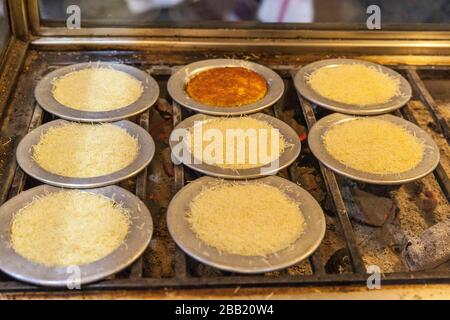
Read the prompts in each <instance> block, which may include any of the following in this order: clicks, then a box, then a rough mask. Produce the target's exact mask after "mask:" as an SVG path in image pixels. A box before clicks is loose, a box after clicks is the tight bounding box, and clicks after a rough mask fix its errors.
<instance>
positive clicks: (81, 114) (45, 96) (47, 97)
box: [34, 62, 159, 122]
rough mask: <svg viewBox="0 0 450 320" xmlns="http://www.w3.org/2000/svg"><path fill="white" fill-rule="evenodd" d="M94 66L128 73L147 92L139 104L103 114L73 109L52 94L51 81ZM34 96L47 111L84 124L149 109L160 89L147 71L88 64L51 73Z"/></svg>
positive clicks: (120, 117)
mask: <svg viewBox="0 0 450 320" xmlns="http://www.w3.org/2000/svg"><path fill="white" fill-rule="evenodd" d="M95 67H103V68H113V69H115V70H118V71H123V72H126V73H128V74H129V75H130V76H132V77H134V78H136V79H138V80H139V81H141V82H142V86H143V89H144V91H143V92H142V95H141V96H140V97H139V99H138V100H137V101H136V102H134V103H132V104H130V105H129V106H126V107H123V108H120V109H116V110H110V111H102V112H90V111H83V110H77V109H72V108H69V107H67V106H65V105H63V104H61V103H59V102H58V101H56V99H55V98H54V97H53V94H52V87H53V85H52V81H53V80H54V79H56V78H59V77H62V76H64V75H66V74H68V73H70V72H73V71H77V70H82V69H88V68H95ZM34 95H35V97H36V100H37V102H38V103H39V105H40V106H41V107H42V108H43V109H44V110H46V111H48V112H50V113H52V114H54V115H56V116H58V117H60V118H63V119H67V120H73V121H83V122H110V121H117V120H121V119H126V118H129V117H131V116H134V115H137V114H139V113H142V112H144V111H145V110H147V109H148V108H150V107H151V106H152V105H153V104H154V103H155V102H156V100H157V99H158V96H159V86H158V83H156V81H155V79H153V77H151V76H150V75H149V74H147V73H146V72H144V71H142V70H139V69H137V68H134V67H131V66H128V65H125V64H120V63H111V62H95V63H91V62H86V63H79V64H74V65H70V66H67V67H63V68H60V69H57V70H55V71H53V72H50V73H49V74H47V75H46V76H45V77H43V78H42V79H41V80H40V81H39V83H38V84H37V86H36V89H35V90H34Z"/></svg>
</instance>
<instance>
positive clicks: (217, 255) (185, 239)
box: [167, 176, 325, 273]
mask: <svg viewBox="0 0 450 320" xmlns="http://www.w3.org/2000/svg"><path fill="white" fill-rule="evenodd" d="M219 181H220V182H221V183H247V182H245V181H242V180H234V181H233V180H223V181H222V180H219V179H215V178H211V177H201V178H199V179H197V180H195V181H193V182H191V183H189V184H188V185H187V186H185V187H184V188H182V189H181V190H180V191H179V192H178V193H177V194H176V195H175V197H174V198H173V199H172V201H171V202H170V204H169V208H168V210H167V226H168V228H169V232H170V234H171V235H172V238H173V239H174V240H175V242H176V243H177V245H178V246H179V247H180V248H181V249H182V250H183V251H184V252H186V253H187V254H188V255H190V256H191V257H193V258H194V259H196V260H198V261H200V262H202V263H204V264H207V265H210V266H212V267H215V268H218V269H222V270H226V271H233V272H240V273H262V272H269V271H274V270H279V269H283V268H287V267H289V266H291V265H293V264H296V263H298V262H300V261H302V260H304V259H306V258H307V257H308V256H309V255H311V254H312V253H313V252H314V251H315V250H316V249H317V247H318V246H319V245H320V243H321V242H322V239H323V237H324V235H325V216H324V214H323V211H322V209H321V208H320V205H319V204H318V203H317V201H316V200H315V199H314V198H313V197H312V196H311V195H310V194H309V193H308V192H307V191H306V190H304V189H302V188H300V187H299V186H298V185H297V184H295V183H293V182H291V181H288V180H286V179H283V178H280V177H277V176H271V177H265V178H261V179H259V180H258V182H261V183H265V184H268V185H271V186H274V187H276V188H279V189H281V190H282V191H283V192H284V193H285V194H286V195H287V196H288V197H289V198H291V199H292V200H294V201H295V202H296V203H298V205H299V208H300V210H301V212H302V213H303V216H304V219H305V230H304V232H303V234H302V235H301V236H300V238H299V239H298V240H297V241H296V242H295V243H294V244H292V245H291V246H290V247H289V248H286V249H283V250H281V251H279V252H276V253H275V254H271V255H268V256H266V257H246V256H240V255H235V254H229V253H225V252H219V251H218V250H217V249H216V248H213V247H210V246H208V245H206V244H205V243H203V242H202V241H201V240H199V239H198V238H197V236H196V235H195V233H194V232H193V231H192V229H191V228H190V226H189V222H188V221H187V219H186V217H185V216H186V213H187V212H188V211H189V205H190V203H191V201H192V199H193V198H194V197H195V196H196V195H197V194H199V193H200V191H201V190H202V189H203V188H205V187H210V186H213V185H215V184H217V183H218V182H219ZM249 183H251V182H249ZM224 219H226V217H224Z"/></svg>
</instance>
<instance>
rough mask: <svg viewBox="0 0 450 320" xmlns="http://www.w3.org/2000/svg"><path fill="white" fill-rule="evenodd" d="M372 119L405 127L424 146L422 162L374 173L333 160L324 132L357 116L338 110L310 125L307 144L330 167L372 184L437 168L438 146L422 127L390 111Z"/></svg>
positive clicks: (402, 179)
mask: <svg viewBox="0 0 450 320" xmlns="http://www.w3.org/2000/svg"><path fill="white" fill-rule="evenodd" d="M373 118H375V119H380V120H384V121H389V122H391V123H393V124H396V125H398V126H401V127H404V128H405V129H406V130H407V131H408V132H409V133H411V134H413V135H415V136H416V137H417V138H418V139H419V140H421V141H423V143H424V146H425V151H424V156H423V159H422V161H421V162H420V163H419V164H418V165H417V166H416V167H415V168H413V169H411V170H408V171H405V172H402V173H393V174H374V173H368V172H363V171H359V170H356V169H352V168H350V167H347V166H346V165H344V164H343V163H341V162H339V161H337V160H336V159H334V158H333V157H332V156H331V155H330V154H329V153H328V151H327V150H326V149H325V146H324V144H323V140H322V137H323V135H324V134H325V133H326V132H327V131H328V130H329V129H330V128H332V127H333V126H335V125H338V124H340V123H344V122H347V121H353V120H355V119H358V117H353V116H349V115H344V114H339V113H333V114H331V115H329V116H326V117H324V118H322V119H320V120H319V121H318V122H317V123H316V124H315V125H314V126H313V127H312V129H311V131H310V133H309V137H308V144H309V147H310V149H311V151H312V153H313V154H314V155H315V156H316V157H317V159H319V161H320V162H322V163H323V164H324V165H325V166H327V167H328V168H330V169H331V170H333V171H335V172H337V173H339V174H341V175H343V176H346V177H348V178H351V179H354V180H358V181H363V182H367V183H372V184H381V185H391V184H402V183H406V182H411V181H414V180H418V179H420V178H422V177H424V176H426V175H427V174H429V173H430V172H432V171H433V170H434V169H435V168H436V166H437V165H438V163H439V148H438V146H437V145H436V143H435V142H434V141H433V139H432V138H431V137H430V136H429V135H428V134H427V133H426V132H425V131H424V130H422V129H421V128H419V127H418V126H416V125H415V124H413V123H411V122H409V121H406V120H404V119H402V118H399V117H395V116H392V115H389V114H385V115H380V116H375V117H373Z"/></svg>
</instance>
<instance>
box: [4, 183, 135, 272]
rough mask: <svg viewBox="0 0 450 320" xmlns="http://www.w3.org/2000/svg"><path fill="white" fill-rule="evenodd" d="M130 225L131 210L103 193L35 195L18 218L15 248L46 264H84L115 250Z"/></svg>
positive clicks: (14, 222)
mask: <svg viewBox="0 0 450 320" xmlns="http://www.w3.org/2000/svg"><path fill="white" fill-rule="evenodd" d="M129 225H130V215H129V211H128V210H127V209H125V208H123V207H122V206H121V205H120V204H118V203H116V202H114V201H113V200H111V199H109V198H107V197H105V196H103V195H99V194H93V193H89V192H84V191H78V190H72V191H60V192H55V193H49V194H47V195H44V196H40V197H35V198H34V199H33V200H32V201H31V202H30V203H28V204H26V205H25V206H24V207H23V208H22V209H20V210H19V211H18V212H16V213H15V214H14V217H13V220H12V223H11V245H12V248H13V249H14V250H15V251H16V252H17V253H18V254H20V255H21V256H23V257H24V258H26V259H28V260H30V261H33V262H35V263H39V264H42V265H46V266H51V267H54V266H59V267H66V266H72V265H84V264H88V263H91V262H94V261H97V260H99V259H102V258H104V257H106V256H107V255H108V254H110V253H111V252H113V251H114V250H116V249H117V248H118V247H119V246H120V245H121V244H122V243H123V241H124V240H125V237H126V235H127V233H128V229H129Z"/></svg>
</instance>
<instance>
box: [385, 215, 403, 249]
mask: <svg viewBox="0 0 450 320" xmlns="http://www.w3.org/2000/svg"><path fill="white" fill-rule="evenodd" d="M380 240H381V242H382V243H384V244H385V245H387V246H388V247H390V248H391V249H392V250H394V252H397V253H400V252H401V250H402V248H403V247H404V246H405V243H406V241H407V238H406V235H405V233H404V232H403V230H402V228H401V227H400V225H399V223H398V221H392V222H388V223H385V224H384V225H383V227H382V228H381V232H380Z"/></svg>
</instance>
